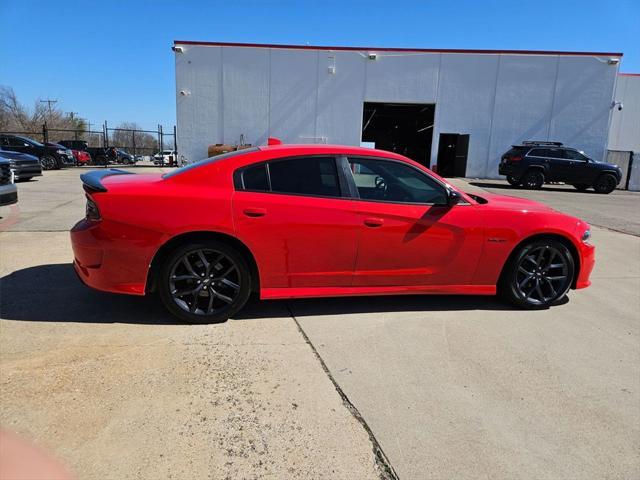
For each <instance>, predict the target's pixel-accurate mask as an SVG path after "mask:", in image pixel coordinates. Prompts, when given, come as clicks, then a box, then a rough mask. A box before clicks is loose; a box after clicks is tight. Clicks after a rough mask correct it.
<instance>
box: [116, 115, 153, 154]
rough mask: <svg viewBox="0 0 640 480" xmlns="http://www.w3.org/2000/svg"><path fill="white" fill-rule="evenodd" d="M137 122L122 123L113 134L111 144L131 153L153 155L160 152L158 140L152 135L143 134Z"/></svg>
mask: <svg viewBox="0 0 640 480" xmlns="http://www.w3.org/2000/svg"><path fill="white" fill-rule="evenodd" d="M141 130H142V127H140V125H138V124H137V123H135V122H122V123H121V124H120V125H118V126H117V127H116V129H115V130H114V132H113V133H112V134H111V139H110V142H109V143H110V144H112V145H115V146H116V147H120V148H122V149H124V150H126V151H128V152H129V153H134V152H135V153H142V154H144V155H151V154H152V153H155V152H156V151H157V150H158V140H157V139H156V138H155V137H154V136H153V135H151V134H150V133H146V132H142V131H141Z"/></svg>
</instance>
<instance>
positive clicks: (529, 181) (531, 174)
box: [522, 170, 544, 190]
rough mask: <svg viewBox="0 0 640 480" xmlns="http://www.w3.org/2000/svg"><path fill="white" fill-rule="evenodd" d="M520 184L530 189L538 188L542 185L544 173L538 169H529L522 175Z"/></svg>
mask: <svg viewBox="0 0 640 480" xmlns="http://www.w3.org/2000/svg"><path fill="white" fill-rule="evenodd" d="M522 185H524V186H525V187H526V188H529V189H532V190H539V189H540V188H542V185H544V173H542V172H541V171H540V170H529V171H528V172H527V173H525V175H524V177H522Z"/></svg>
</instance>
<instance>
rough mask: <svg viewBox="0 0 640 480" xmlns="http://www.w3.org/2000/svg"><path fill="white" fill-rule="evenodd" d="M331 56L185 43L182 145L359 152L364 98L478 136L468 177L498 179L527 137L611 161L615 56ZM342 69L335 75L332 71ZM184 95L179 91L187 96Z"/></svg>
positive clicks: (195, 155)
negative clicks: (271, 141)
mask: <svg viewBox="0 0 640 480" xmlns="http://www.w3.org/2000/svg"><path fill="white" fill-rule="evenodd" d="M367 53H368V52H367V51H342V50H341V51H329V50H320V49H318V50H307V49H301V50H300V49H286V48H266V47H264V48H259V47H235V46H205V45H184V46H183V53H178V54H176V96H177V116H178V118H177V120H178V145H179V149H180V151H181V153H182V155H184V156H185V157H186V158H187V159H188V160H190V161H193V160H197V159H200V158H204V157H205V156H206V153H207V145H208V144H211V143H232V144H233V143H237V142H238V141H239V139H240V135H244V139H245V140H246V141H247V142H249V143H252V144H264V143H265V142H266V139H267V137H269V136H276V137H279V138H281V139H282V140H283V141H284V142H286V143H320V142H323V143H324V142H326V143H337V144H346V145H359V143H360V139H361V129H362V107H363V103H364V102H365V101H374V102H404V103H435V104H436V111H435V126H434V131H433V145H432V154H431V163H435V162H436V154H437V151H438V137H439V134H440V133H466V134H470V143H469V156H468V161H467V176H471V177H489V178H491V177H497V165H498V162H499V158H500V155H501V154H502V153H504V151H506V150H507V149H508V148H509V146H510V145H511V144H512V143H515V142H518V141H521V140H530V139H535V140H557V141H561V142H565V143H567V144H570V145H573V146H576V147H578V148H580V149H582V150H585V151H586V152H587V153H589V154H590V155H591V156H593V157H594V158H596V159H604V157H605V152H606V148H607V134H608V127H609V121H610V114H611V104H612V101H613V91H614V86H615V81H616V74H617V65H609V64H607V61H606V60H607V58H606V57H604V58H603V57H592V56H568V55H516V54H466V53H465V54H463V53H424V52H378V54H377V60H369V59H368V55H367ZM331 67H335V70H334V71H335V73H332V68H331ZM181 90H182V91H184V92H185V93H187V95H180V94H179V92H180V91H181Z"/></svg>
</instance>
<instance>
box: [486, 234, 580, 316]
mask: <svg viewBox="0 0 640 480" xmlns="http://www.w3.org/2000/svg"><path fill="white" fill-rule="evenodd" d="M574 270H575V262H574V259H573V255H571V252H570V251H569V249H568V248H567V247H566V246H565V245H564V244H563V243H562V242H559V241H557V240H554V239H540V240H534V241H532V242H529V243H527V244H525V245H523V246H522V247H520V249H519V250H518V251H516V252H515V255H514V256H513V257H512V258H511V259H510V260H509V263H508V264H507V265H506V266H505V270H504V272H503V275H502V278H501V284H500V285H499V287H500V291H501V293H502V295H503V297H505V299H506V300H508V301H509V302H511V303H512V304H514V305H516V306H518V307H521V308H527V309H532V310H535V309H543V308H548V307H549V306H551V305H553V304H554V303H556V302H558V301H559V300H561V299H562V298H564V296H565V295H566V294H567V292H568V291H569V289H570V288H571V283H572V281H573V274H574Z"/></svg>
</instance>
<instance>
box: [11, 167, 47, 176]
mask: <svg viewBox="0 0 640 480" xmlns="http://www.w3.org/2000/svg"><path fill="white" fill-rule="evenodd" d="M11 170H13V174H14V175H15V178H17V179H21V178H31V177H39V176H41V175H42V167H41V166H40V164H39V163H34V164H27V165H16V166H15V167H11Z"/></svg>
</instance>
